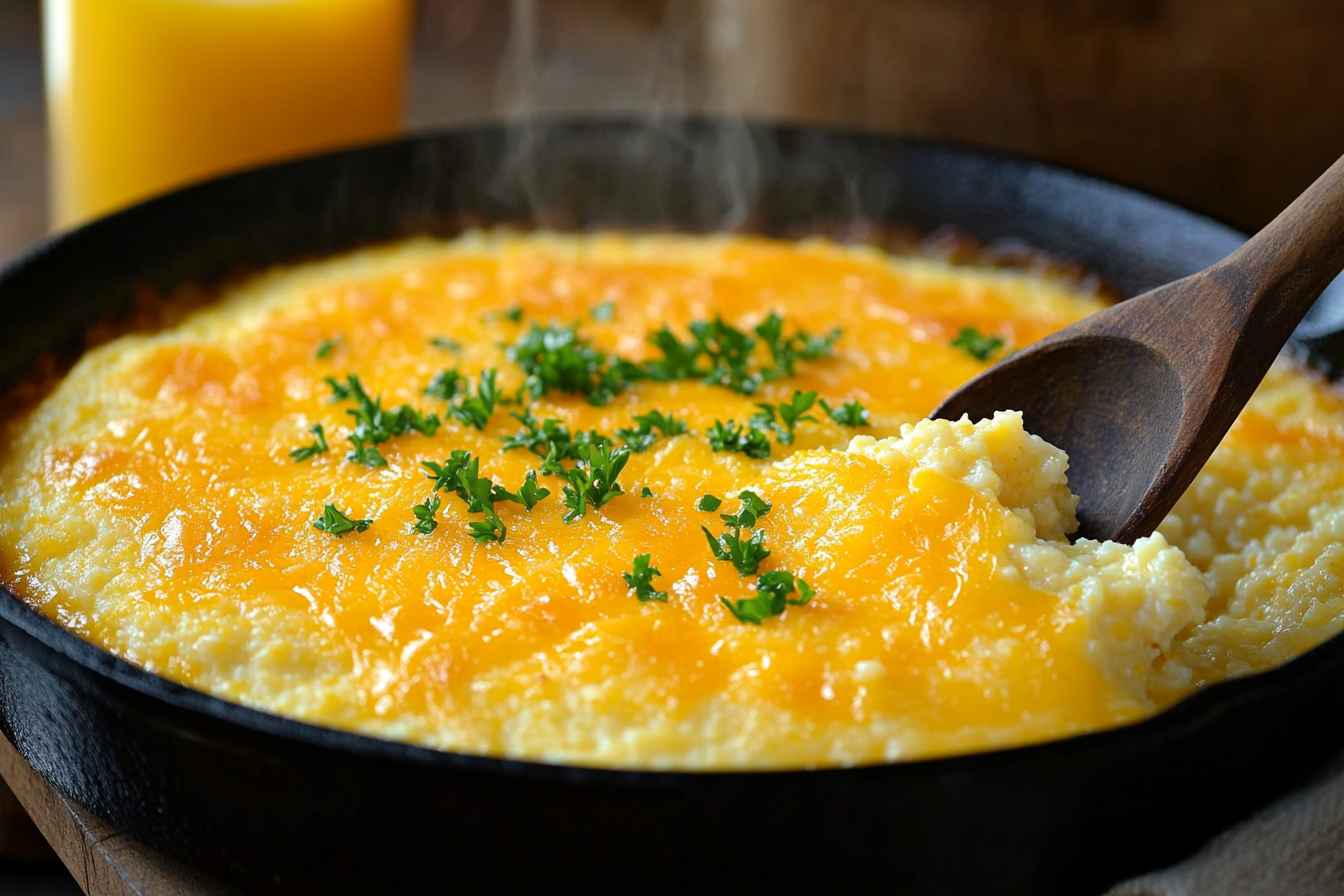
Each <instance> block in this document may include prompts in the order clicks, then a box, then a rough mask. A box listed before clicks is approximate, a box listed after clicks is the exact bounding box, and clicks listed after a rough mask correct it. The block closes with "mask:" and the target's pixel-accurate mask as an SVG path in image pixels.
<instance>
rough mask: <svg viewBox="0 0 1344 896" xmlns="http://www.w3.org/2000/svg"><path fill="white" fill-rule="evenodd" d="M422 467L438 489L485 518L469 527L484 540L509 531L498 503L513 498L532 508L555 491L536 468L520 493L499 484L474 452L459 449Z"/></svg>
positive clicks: (528, 475) (503, 534)
mask: <svg viewBox="0 0 1344 896" xmlns="http://www.w3.org/2000/svg"><path fill="white" fill-rule="evenodd" d="M420 466H422V467H424V468H425V471H426V473H427V475H428V477H429V478H430V479H432V480H434V490H435V491H436V492H439V491H442V492H449V493H451V494H455V495H457V496H458V497H459V498H461V499H462V501H463V502H464V503H465V504H466V505H467V512H468V513H479V514H482V515H483V516H484V517H485V519H484V520H482V521H475V522H472V523H470V524H469V526H468V531H469V532H470V533H471V537H472V538H474V539H476V540H477V541H480V542H488V541H503V540H504V536H505V534H506V530H505V528H504V522H503V521H502V520H501V519H500V518H499V515H498V514H496V513H495V502H497V501H512V502H514V503H515V504H521V505H523V507H524V508H526V509H527V510H531V509H532V508H533V507H535V506H537V504H539V503H540V502H541V501H542V499H544V498H545V497H546V496H547V495H549V494H550V493H551V492H550V489H547V488H543V487H541V486H540V485H538V484H537V474H536V472H535V471H533V470H529V471H528V473H527V476H526V477H525V478H524V479H523V484H522V485H521V486H519V488H518V491H516V492H511V491H509V490H508V489H506V488H504V486H502V485H496V484H495V483H494V482H493V481H492V480H491V479H490V478H488V477H485V476H482V475H481V460H480V458H478V457H475V456H474V455H472V453H471V452H470V451H463V450H460V449H459V450H457V451H454V452H453V453H452V454H451V455H449V457H448V459H447V460H445V461H444V462H443V463H441V464H438V463H434V462H433V461H421V463H420ZM417 515H418V514H417Z"/></svg>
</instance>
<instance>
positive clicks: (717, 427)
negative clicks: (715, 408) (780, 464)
mask: <svg viewBox="0 0 1344 896" xmlns="http://www.w3.org/2000/svg"><path fill="white" fill-rule="evenodd" d="M706 435H707V436H709V447H710V448H713V449H714V450H715V451H738V452H741V453H742V454H745V455H746V456H747V457H751V458H755V459H757V460H760V459H761V458H766V457H769V456H770V440H769V439H768V438H767V437H766V435H765V433H763V432H761V431H760V430H759V429H756V428H755V427H752V426H743V425H742V424H740V423H738V422H737V421H736V420H729V421H728V422H727V423H724V422H722V421H719V420H715V421H714V425H713V426H711V427H710V428H709V431H708V432H707V433H706Z"/></svg>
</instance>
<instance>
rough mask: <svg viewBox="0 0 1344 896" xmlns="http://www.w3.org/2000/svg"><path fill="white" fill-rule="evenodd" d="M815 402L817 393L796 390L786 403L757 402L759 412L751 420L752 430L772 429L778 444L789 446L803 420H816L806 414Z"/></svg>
mask: <svg viewBox="0 0 1344 896" xmlns="http://www.w3.org/2000/svg"><path fill="white" fill-rule="evenodd" d="M816 402H817V393H815V392H800V391H798V390H797V389H795V390H794V391H793V395H792V397H790V398H789V400H788V401H781V402H780V403H779V404H770V403H768V402H759V403H757V405H756V407H758V408H760V411H759V412H757V413H756V415H755V416H753V417H752V418H751V425H752V428H753V429H773V430H774V432H775V438H777V439H779V442H780V444H782V445H788V444H791V443H792V442H793V435H794V430H795V429H796V428H797V426H798V424H799V423H802V422H803V421H805V420H806V421H811V422H813V423H815V422H816V420H817V418H816V417H813V416H812V415H811V414H809V413H807V412H808V411H809V410H811V408H812V405H814V404H816Z"/></svg>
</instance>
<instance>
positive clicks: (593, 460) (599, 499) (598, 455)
mask: <svg viewBox="0 0 1344 896" xmlns="http://www.w3.org/2000/svg"><path fill="white" fill-rule="evenodd" d="M629 460H630V449H629V448H617V449H615V450H614V451H613V450H612V449H611V448H610V446H608V445H584V446H581V447H580V448H579V461H578V463H576V464H575V465H574V468H573V469H571V470H570V471H569V472H568V473H566V474H565V478H566V480H567V482H566V483H565V487H564V502H565V508H566V510H567V512H566V513H565V516H564V520H565V522H567V523H572V522H573V521H574V520H576V519H578V518H579V517H581V516H583V515H584V513H585V512H586V511H587V508H588V506H589V505H591V506H592V507H594V508H598V507H601V506H603V505H604V504H606V503H607V502H608V501H610V500H611V499H612V498H614V497H616V496H617V495H620V494H622V489H621V485H620V483H619V482H617V481H616V477H618V476H620V475H621V470H623V469H625V464H626V462H627V461H629Z"/></svg>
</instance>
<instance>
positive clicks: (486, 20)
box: [0, 0, 1344, 851]
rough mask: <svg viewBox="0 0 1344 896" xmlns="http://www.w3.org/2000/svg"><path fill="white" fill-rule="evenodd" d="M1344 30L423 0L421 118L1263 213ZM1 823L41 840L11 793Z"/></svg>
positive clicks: (758, 3) (1310, 121)
mask: <svg viewBox="0 0 1344 896" xmlns="http://www.w3.org/2000/svg"><path fill="white" fill-rule="evenodd" d="M107 2H114V0H107ZM39 7H40V3H39V2H38V0H0V263H2V262H3V261H4V260H5V259H7V258H8V257H10V256H12V255H13V254H15V253H16V252H18V251H20V250H21V249H22V247H23V246H25V245H27V244H28V243H30V242H32V241H33V240H35V239H37V238H39V237H40V236H41V235H42V234H43V232H44V231H45V228H46V212H45V140H46V133H45V127H44V121H43V117H44V111H43V106H42V90H41V57H40V21H39ZM1342 44H1344V2H1341V0H1241V2H1236V3H1229V2H1225V0H1074V2H1067V0H1017V2H1014V3H1004V2H998V0H846V2H834V3H833V2H824V0H421V2H420V7H419V18H418V24H417V35H416V47H417V48H416V52H415V57H414V66H413V72H412V79H411V91H410V102H409V108H408V124H409V126H410V127H412V128H417V129H420V128H430V127H436V126H444V125H452V124H460V123H464V122H470V121H475V120H480V119H483V118H489V117H498V116H525V115H529V114H536V113H546V112H564V111H590V112H591V111H610V112H616V111H620V112H634V113H636V114H639V115H643V116H646V117H647V118H648V119H649V120H650V121H651V122H656V121H657V120H658V119H659V118H661V117H663V116H670V115H677V114H681V113H686V112H697V111H708V112H718V113H727V114H742V115H751V116H759V117H774V118H782V119H794V120H801V121H810V122H826V123H836V124H843V125H850V126H857V127H863V128H872V129H879V130H889V131H897V132H903V133H908V134H917V135H924V136H931V137H940V138H950V139H956V140H966V141H971V142H975V143H983V144H990V145H996V146H1001V147H1006V148H1009V149H1013V150H1017V151H1021V152H1026V153H1030V154H1033V155H1039V156H1042V157H1045V158H1047V159H1052V160H1055V161H1059V162H1064V163H1066V164H1070V165H1074V166H1078V167H1081V168H1083V169H1086V170H1089V171H1094V172H1096V173H1099V174H1102V175H1105V176H1108V177H1112V178H1115V179H1117V180H1120V181H1123V182H1127V183H1132V184H1134V185H1137V186H1141V187H1144V188H1147V189H1150V190H1153V191H1155V192H1157V193H1160V194H1162V195H1165V196H1168V197H1170V198H1173V199H1175V200H1177V201H1179V202H1182V203H1185V204H1188V205H1190V206H1193V207H1194V208H1196V209H1200V210H1203V211H1207V212H1209V213H1211V214H1214V215H1217V216H1219V217H1222V218H1224V219H1227V220H1229V221H1230V222H1232V223H1234V224H1237V225H1239V226H1241V227H1242V228H1246V229H1251V228H1255V227H1257V226H1259V225H1260V224H1261V223H1263V222H1264V221H1266V220H1267V219H1268V218H1269V217H1270V216H1271V215H1272V214H1273V213H1274V212H1275V211H1276V210H1277V209H1278V208H1280V207H1281V206H1282V205H1283V204H1284V203H1285V202H1286V201H1287V200H1288V199H1290V198H1291V197H1292V196H1294V195H1295V194H1296V193H1297V192H1298V191H1299V190H1301V189H1302V188H1303V187H1304V186H1305V185H1306V184H1307V183H1309V182H1310V181H1311V180H1312V178H1313V177H1314V176H1315V175H1316V174H1317V173H1319V172H1320V171H1322V170H1323V169H1324V168H1325V167H1326V166H1327V165H1328V164H1329V163H1330V162H1331V161H1332V160H1333V159H1334V158H1335V157H1337V156H1338V155H1339V154H1340V153H1341V152H1344V114H1341V112H1340V109H1341V102H1340V101H1341V99H1344V61H1342V60H1344V47H1342V46H1341V45H1342ZM0 841H5V842H7V843H8V846H9V848H10V849H12V850H16V851H23V850H31V849H32V848H33V840H32V832H31V829H29V828H27V826H26V825H25V824H23V822H22V815H21V814H20V813H19V811H18V810H17V805H16V804H13V805H9V806H8V807H7V808H6V801H5V799H4V795H3V793H0Z"/></svg>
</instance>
